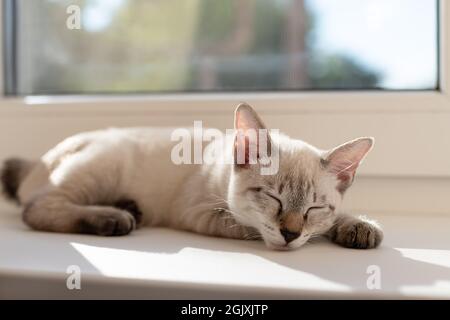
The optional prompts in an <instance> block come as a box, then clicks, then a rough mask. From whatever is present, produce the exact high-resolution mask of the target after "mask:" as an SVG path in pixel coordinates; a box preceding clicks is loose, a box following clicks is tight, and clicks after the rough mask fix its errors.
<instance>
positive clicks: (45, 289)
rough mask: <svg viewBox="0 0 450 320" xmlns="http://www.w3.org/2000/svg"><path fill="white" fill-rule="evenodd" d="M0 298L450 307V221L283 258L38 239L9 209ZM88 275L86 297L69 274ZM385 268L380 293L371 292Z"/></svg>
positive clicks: (168, 234)
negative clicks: (420, 301) (427, 301)
mask: <svg viewBox="0 0 450 320" xmlns="http://www.w3.org/2000/svg"><path fill="white" fill-rule="evenodd" d="M1 211H2V212H1V214H0V298H43V299H45V298H65V299H71V298H125V299H126V298H159V299H161V298H191V299H192V298H235V299H238V298H274V299H277V298H447V299H448V298H450V236H449V235H448V227H449V226H450V217H445V216H444V217H442V216H441V217H438V216H435V217H430V216H423V217H420V216H414V217H408V216H379V217H377V218H378V220H379V222H381V223H382V224H383V225H384V230H385V240H384V242H383V244H382V246H381V247H380V248H379V249H376V250H367V251H362V250H350V249H345V248H340V247H338V246H336V245H333V244H331V243H328V242H326V241H322V240H319V241H317V242H316V243H314V244H309V245H306V246H305V247H303V248H301V249H300V250H297V251H292V252H275V251H270V250H268V249H266V248H265V247H264V245H263V244H262V243H260V242H254V241H236V240H227V239H219V238H209V237H204V236H200V235H196V234H191V233H184V232H179V231H173V230H166V229H141V230H138V231H135V232H134V233H132V234H131V235H130V236H126V237H118V238H102V237H95V236H85V235H67V234H50V233H42V232H34V231H30V230H28V229H27V227H26V226H25V225H23V223H22V222H21V219H20V215H19V209H16V208H12V207H11V206H5V205H2V206H1ZM70 265H77V266H79V267H80V268H81V290H68V289H67V288H66V277H67V276H68V274H66V269H67V267H68V266H70ZM371 265H376V266H379V268H380V271H381V289H380V290H369V289H367V285H366V283H367V279H368V277H369V276H370V275H369V274H367V268H368V267H369V266H371Z"/></svg>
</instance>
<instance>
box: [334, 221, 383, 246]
mask: <svg viewBox="0 0 450 320" xmlns="http://www.w3.org/2000/svg"><path fill="white" fill-rule="evenodd" d="M332 240H333V241H334V242H335V243H337V244H340V245H342V246H344V247H347V248H355V249H372V248H376V247H378V246H379V245H380V243H381V241H382V240H383V231H382V230H381V228H380V226H379V225H378V224H377V223H376V222H374V221H370V220H368V219H365V218H360V219H352V220H349V221H347V222H344V223H342V224H341V225H339V226H337V228H336V229H335V233H334V234H333V238H332Z"/></svg>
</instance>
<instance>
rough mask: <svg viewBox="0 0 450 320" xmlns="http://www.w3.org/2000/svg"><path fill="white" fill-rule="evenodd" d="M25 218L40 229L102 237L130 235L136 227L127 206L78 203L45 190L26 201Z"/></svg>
mask: <svg viewBox="0 0 450 320" xmlns="http://www.w3.org/2000/svg"><path fill="white" fill-rule="evenodd" d="M122 204H123V203H122ZM23 220H24V222H25V223H26V224H27V225H29V226H30V227H31V228H33V229H36V230H41V231H51V232H64V233H86V234H96V235H101V236H120V235H126V234H128V233H130V232H131V231H132V230H133V229H134V228H135V226H136V220H135V218H134V217H133V215H132V213H130V212H129V211H127V210H126V209H120V208H117V207H113V206H97V205H80V204H76V203H73V202H72V201H71V200H70V199H68V198H67V197H65V196H64V194H63V193H61V192H58V191H50V192H44V193H42V194H40V195H38V196H36V197H34V198H33V199H32V200H30V201H29V202H28V203H27V204H25V208H24V211H23Z"/></svg>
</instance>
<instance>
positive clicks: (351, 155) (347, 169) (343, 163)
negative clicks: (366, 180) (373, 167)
mask: <svg viewBox="0 0 450 320" xmlns="http://www.w3.org/2000/svg"><path fill="white" fill-rule="evenodd" d="M371 147H372V140H371V139H359V140H355V141H352V142H349V143H346V144H344V145H342V146H340V147H337V148H336V149H334V150H333V151H332V152H331V153H330V154H329V155H328V156H327V158H326V162H327V169H328V171H329V172H331V173H333V174H335V175H336V176H337V178H338V180H339V181H341V184H340V186H338V188H341V189H342V190H345V189H346V188H348V187H349V186H350V184H351V183H352V181H353V178H354V176H355V173H356V169H357V168H358V166H359V164H360V163H361V161H362V160H363V158H364V157H365V155H366V154H367V152H369V150H370V148H371Z"/></svg>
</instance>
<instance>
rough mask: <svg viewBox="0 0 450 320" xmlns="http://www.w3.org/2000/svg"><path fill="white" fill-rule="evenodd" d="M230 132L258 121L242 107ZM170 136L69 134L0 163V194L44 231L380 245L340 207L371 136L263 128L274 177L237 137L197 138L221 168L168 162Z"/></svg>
mask: <svg viewBox="0 0 450 320" xmlns="http://www.w3.org/2000/svg"><path fill="white" fill-rule="evenodd" d="M235 129H237V130H238V131H237V132H244V133H245V132H246V131H250V130H260V129H265V126H264V124H263V122H262V121H261V119H260V118H259V117H258V115H257V114H256V112H255V111H254V110H253V109H252V108H251V107H250V106H249V105H247V104H241V105H239V106H238V107H237V109H236V111H235ZM171 132H173V130H171V129H168V128H167V129H151V128H129V129H108V130H101V131H93V132H86V133H81V134H77V135H75V136H72V137H69V138H67V139H66V140H64V141H63V142H61V143H60V144H58V145H57V146H55V147H54V148H53V149H51V150H50V151H48V152H47V153H46V154H45V155H44V156H43V157H42V158H41V159H40V160H39V161H27V160H22V159H9V160H7V161H5V163H4V167H3V170H2V174H1V179H2V183H3V188H4V191H5V193H6V194H7V195H9V197H10V198H12V199H14V200H16V201H17V202H18V203H19V204H21V205H23V206H24V209H23V220H24V222H25V223H26V224H27V225H29V226H30V227H31V228H33V229H36V230H43V231H53V232H67V233H88V234H96V235H102V236H120V235H125V234H128V233H130V232H131V231H132V230H133V229H135V228H138V227H139V226H144V225H145V226H165V227H171V228H177V229H184V230H189V231H194V232H197V233H202V234H207V235H213V236H220V237H227V238H236V239H263V240H264V242H265V243H266V245H267V246H268V247H269V248H273V249H278V250H287V249H294V248H298V247H300V246H301V245H303V244H304V243H306V242H307V241H308V239H310V238H312V237H315V236H318V235H325V236H328V238H329V239H331V241H333V242H335V243H338V244H340V245H342V246H345V247H350V248H374V247H377V246H378V245H379V244H380V242H381V240H382V238H383V234H382V231H381V229H380V227H379V226H378V225H377V224H376V223H375V222H373V221H370V220H367V219H364V218H356V217H351V216H348V215H345V214H341V213H340V212H339V210H340V206H341V202H342V198H343V195H344V193H345V191H346V190H347V189H348V188H349V187H350V185H351V184H352V181H353V178H354V176H355V172H356V169H357V167H358V165H359V164H360V162H361V161H362V160H363V158H364V157H365V155H366V154H367V152H369V150H370V149H371V148H372V144H373V139H372V138H359V139H356V140H353V141H350V142H347V143H345V144H343V145H341V146H339V147H337V148H334V149H332V150H329V151H322V150H319V149H317V148H315V147H313V146H311V145H309V144H307V143H305V142H303V141H300V140H294V139H291V138H289V137H287V136H285V135H271V134H270V133H267V141H268V143H269V145H270V147H271V148H272V149H271V150H276V151H277V155H278V161H279V162H278V170H277V172H276V173H275V174H271V175H262V174H260V169H261V166H262V164H261V163H260V159H259V158H258V159H257V161H255V162H253V163H251V162H250V161H249V150H250V146H249V144H248V141H247V140H245V139H239V138H238V135H235V136H232V137H231V138H224V140H223V141H217V140H213V141H212V142H210V143H209V144H205V151H204V154H205V155H208V154H211V153H212V152H213V150H215V149H214V147H215V146H216V145H215V144H217V143H219V142H220V143H222V144H223V146H224V149H223V150H224V153H223V155H222V157H217V159H218V160H223V157H225V158H227V157H231V158H232V161H231V162H230V163H229V164H227V163H225V161H215V162H213V163H209V164H192V165H176V164H175V163H174V162H173V161H171V154H172V152H173V149H174V147H175V146H176V144H177V142H176V141H173V139H172V138H171ZM265 132H268V131H265ZM261 141H262V140H259V139H258V140H257V142H256V143H257V146H256V150H258V152H259V150H260V149H259V148H260V144H261ZM194 143H195V142H194ZM237 150H244V152H245V161H244V163H237V162H236V160H235V159H234V158H235V155H236V151H237ZM221 158H222V159H221ZM233 159H234V160H233Z"/></svg>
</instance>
